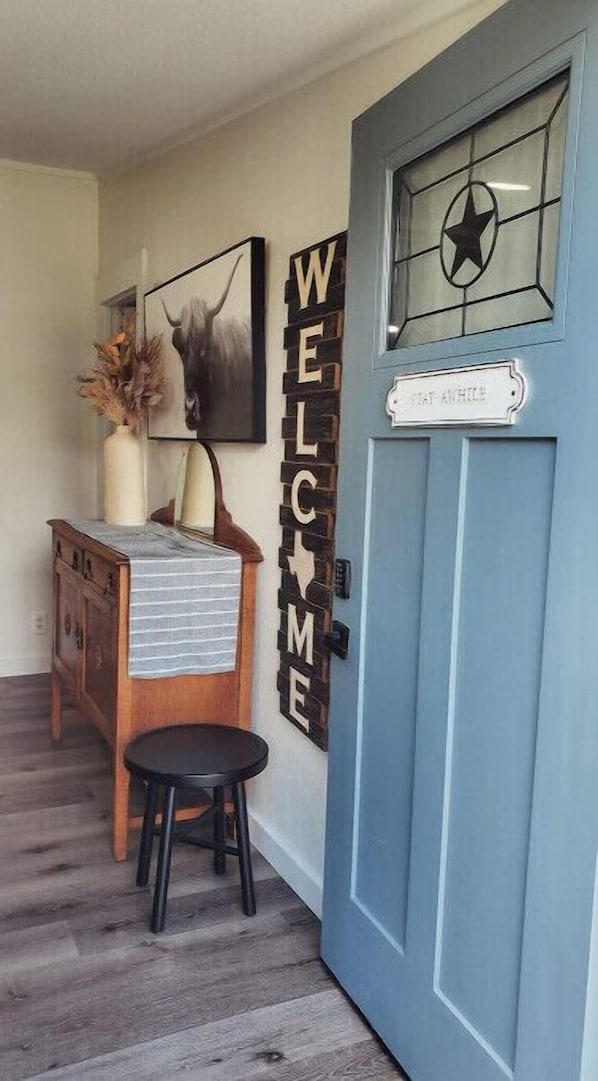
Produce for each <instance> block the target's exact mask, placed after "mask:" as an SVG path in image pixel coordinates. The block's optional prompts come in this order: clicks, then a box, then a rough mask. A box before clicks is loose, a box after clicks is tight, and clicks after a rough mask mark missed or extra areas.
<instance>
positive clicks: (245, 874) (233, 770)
mask: <svg viewBox="0 0 598 1081" xmlns="http://www.w3.org/2000/svg"><path fill="white" fill-rule="evenodd" d="M124 758H125V765H126V767H127V769H128V770H129V771H130V772H131V773H132V774H133V775H134V776H135V777H141V778H142V780H144V781H145V782H146V784H147V790H146V796H145V813H144V816H143V827H142V830H141V843H140V846H139V862H138V864H137V885H138V886H147V883H148V879H149V870H150V861H151V857H152V844H153V838H154V834H155V832H156V812H157V809H158V794H159V789H160V787H163V788H164V804H163V812H162V825H161V828H160V847H159V850H158V869H157V872H156V884H155V888H154V903H153V909H152V918H151V923H150V927H151V929H152V931H153V932H154V933H155V934H157V933H158V932H159V931H162V930H163V929H164V920H165V918H166V899H167V895H168V879H169V876H170V856H171V852H172V844H173V840H176V841H180V842H182V843H184V844H193V845H197V846H198V847H200V848H209V849H212V850H213V851H214V870H215V872H216V874H224V872H225V870H226V856H227V854H228V855H231V856H238V858H239V868H240V872H241V891H242V894H243V911H244V912H245V915H246V916H254V915H255V891H254V887H253V873H252V870H251V850H250V845H249V826H248V823H247V804H246V802H245V781H247V780H249V778H250V777H255V776H257V774H258V773H261V772H262V770H263V769H265V768H266V765H267V763H268V744H267V743H266V741H265V740H263V739H262V738H261V736H257V735H256V734H255V732H246V731H245V730H244V729H242V728H231V727H229V726H228V725H221V724H180V725H173V726H172V727H171V728H156V729H154V730H153V731H152V732H146V733H145V735H143V736H138V738H137V739H135V740H133V742H132V743H130V744H129V746H128V747H127V748H126V750H125V756H124ZM229 785H230V786H231V787H232V793H233V804H234V810H235V824H236V835H237V842H238V843H237V845H236V846H233V845H230V844H227V843H226V818H225V798H224V797H225V789H226V788H227V787H228V786H229ZM179 788H202V789H203V788H211V789H213V792H214V798H213V804H212V809H211V810H212V813H213V817H214V830H213V838H214V839H213V841H207V840H206V841H203V840H198V839H196V838H192V837H190V836H187V835H186V834H185V833H184V832H183V831H182V826H181V825H177V826H176V827H175V804H176V793H177V789H179ZM202 817H203V816H202ZM188 826H189V823H188V822H187V823H185V828H187V827H188Z"/></svg>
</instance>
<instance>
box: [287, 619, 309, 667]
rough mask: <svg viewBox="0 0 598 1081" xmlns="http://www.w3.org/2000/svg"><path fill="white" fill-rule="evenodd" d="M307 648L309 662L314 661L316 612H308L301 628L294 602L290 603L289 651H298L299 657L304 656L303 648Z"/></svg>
mask: <svg viewBox="0 0 598 1081" xmlns="http://www.w3.org/2000/svg"><path fill="white" fill-rule="evenodd" d="M304 649H305V660H306V662H307V664H313V663H314V614H313V612H306V613H305V619H304V620H303V626H302V627H301V629H299V621H298V619H297V609H296V608H295V605H294V604H289V623H288V629H287V652H288V653H296V654H297V656H298V657H302V656H303V650H304Z"/></svg>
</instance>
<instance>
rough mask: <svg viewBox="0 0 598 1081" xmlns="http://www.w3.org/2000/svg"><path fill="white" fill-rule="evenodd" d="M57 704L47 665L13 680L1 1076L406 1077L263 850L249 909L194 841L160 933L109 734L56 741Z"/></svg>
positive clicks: (179, 862) (178, 862)
mask: <svg viewBox="0 0 598 1081" xmlns="http://www.w3.org/2000/svg"><path fill="white" fill-rule="evenodd" d="M48 710H49V680H48V677H47V676H30V677H18V678H14V679H2V680H0V1078H2V1081H19V1079H21V1078H38V1079H41V1078H46V1079H48V1081H49V1079H50V1078H51V1079H52V1081H58V1079H59V1078H76V1079H79V1078H83V1079H86V1081H117V1079H119V1078H127V1079H131V1081H152V1079H158V1078H160V1079H161V1081H168V1079H170V1078H178V1077H182V1076H184V1077H185V1078H187V1079H190V1081H191V1079H194V1078H201V1079H210V1081H217V1079H223V1081H224V1079H226V1081H234V1079H242V1081H246V1079H250V1078H258V1077H259V1078H268V1077H271V1078H275V1079H276V1081H319V1079H322V1081H324V1079H326V1078H330V1079H332V1078H351V1079H354V1081H355V1079H368V1081H370V1079H385V1078H395V1079H397V1078H402V1077H403V1076H404V1075H403V1074H401V1072H400V1070H399V1069H398V1068H397V1067H396V1065H395V1064H394V1063H393V1062H392V1060H391V1059H390V1057H389V1056H388V1054H387V1053H386V1052H385V1050H384V1049H383V1048H382V1046H381V1045H380V1043H379V1042H378V1041H377V1039H376V1037H375V1036H374V1035H373V1034H372V1032H371V1031H370V1029H369V1028H368V1027H367V1026H366V1025H365V1024H364V1022H363V1020H362V1019H361V1017H360V1015H359V1014H358V1013H357V1011H355V1010H354V1009H353V1008H352V1006H351V1005H350V1003H349V1002H348V1000H347V999H346V998H345V996H344V995H343V994H342V992H341V991H340V990H339V988H338V987H337V985H336V984H335V982H334V981H333V980H332V979H331V978H330V976H329V974H328V973H327V971H326V969H325V967H324V966H323V965H322V963H321V962H320V960H319V957H318V938H319V924H318V921H317V920H316V919H315V917H314V916H313V915H312V914H311V912H309V910H308V909H307V908H306V907H305V906H304V905H303V904H302V903H301V901H300V900H299V898H298V897H297V896H296V895H295V894H294V893H293V892H292V890H291V889H289V887H288V886H287V885H286V884H285V883H284V882H283V881H282V879H280V878H279V877H278V876H277V875H276V873H275V872H274V871H273V869H272V868H271V867H270V866H269V865H268V864H267V863H266V861H265V860H264V859H262V858H261V857H260V856H259V855H258V854H257V853H256V854H255V864H254V870H255V877H256V892H257V904H258V914H257V916H256V917H254V918H253V919H247V918H246V917H244V916H243V914H242V910H241V907H240V888H239V885H238V876H237V872H236V867H235V866H231V869H230V871H229V872H228V874H227V876H226V878H225V879H222V878H216V877H215V876H214V875H213V873H212V870H211V860H210V856H209V854H208V853H207V852H203V851H200V850H197V849H191V848H188V847H186V846H183V847H181V848H178V849H177V850H176V852H175V854H174V859H173V869H172V878H171V890H170V896H169V906H168V918H167V925H166V930H165V932H164V933H163V934H162V935H159V936H154V935H152V934H151V933H150V931H149V928H148V917H149V906H150V893H149V889H142V890H137V889H136V888H135V886H134V867H133V861H132V860H131V859H130V860H129V861H128V862H127V863H121V864H117V863H114V862H113V860H112V858H111V855H110V845H109V822H110V761H109V757H108V752H107V748H106V747H105V745H104V743H103V741H102V740H101V739H100V737H99V736H98V735H97V734H96V732H95V730H94V729H93V728H92V727H91V726H90V725H88V724H87V723H86V722H83V721H80V720H79V719H77V718H75V717H74V718H73V719H72V720H71V721H70V722H69V723H67V726H66V734H65V738H64V741H63V744H62V746H61V747H60V748H53V747H52V746H51V744H50V739H49V736H48ZM134 845H135V840H134V842H133V847H134ZM230 862H231V864H232V863H233V862H236V861H230Z"/></svg>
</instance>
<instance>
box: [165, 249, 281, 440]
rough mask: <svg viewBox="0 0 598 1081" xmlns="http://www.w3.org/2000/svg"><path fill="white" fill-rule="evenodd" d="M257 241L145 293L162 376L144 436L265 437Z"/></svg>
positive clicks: (261, 263) (261, 297)
mask: <svg viewBox="0 0 598 1081" xmlns="http://www.w3.org/2000/svg"><path fill="white" fill-rule="evenodd" d="M264 247H265V245H264V240H263V238H262V237H250V238H249V239H248V240H244V241H243V242H242V243H240V244H237V245H235V247H233V248H228V249H227V251H223V252H220V253H219V254H218V255H215V256H213V257H212V258H211V259H207V260H206V261H205V262H204V263H199V265H198V266H195V267H192V268H191V270H186V271H184V272H183V273H182V274H178V275H177V276H176V277H175V278H171V279H170V280H169V281H167V282H164V283H163V284H162V285H158V286H156V287H155V288H154V289H150V290H149V292H147V293H146V294H145V332H146V334H147V336H148V337H151V336H152V335H153V334H162V340H163V343H164V370H165V377H166V378H165V387H164V391H165V392H164V398H163V400H162V403H161V405H160V406H159V408H157V409H156V410H154V411H153V412H152V413H151V414H150V417H149V424H148V436H149V438H150V439H204V440H213V441H214V442H247V443H264V442H265V441H266V363H265V346H264Z"/></svg>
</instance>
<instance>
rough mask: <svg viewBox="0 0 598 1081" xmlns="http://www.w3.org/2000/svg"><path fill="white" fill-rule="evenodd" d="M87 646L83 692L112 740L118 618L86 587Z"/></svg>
mask: <svg viewBox="0 0 598 1081" xmlns="http://www.w3.org/2000/svg"><path fill="white" fill-rule="evenodd" d="M83 617H84V627H85V647H84V659H83V693H84V695H85V697H86V698H87V700H88V701H89V702H90V704H91V705H92V707H94V713H95V714H96V717H95V719H96V721H98V723H100V718H98V716H97V714H98V713H99V714H101V718H102V719H103V722H104V723H103V724H101V725H100V726H101V728H102V730H103V731H104V735H106V736H107V738H108V739H110V740H112V738H113V735H114V717H115V713H116V675H117V631H118V627H117V620H116V610H115V609H114V608H113V607H112V605H110V604H108V603H107V602H106V601H104V600H103V599H102V598H101V597H98V596H97V595H95V594H94V591H93V590H91V589H89V588H87V587H84V589H83Z"/></svg>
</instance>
